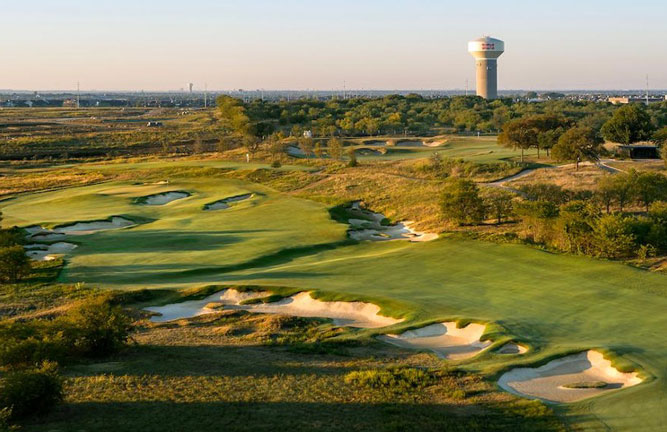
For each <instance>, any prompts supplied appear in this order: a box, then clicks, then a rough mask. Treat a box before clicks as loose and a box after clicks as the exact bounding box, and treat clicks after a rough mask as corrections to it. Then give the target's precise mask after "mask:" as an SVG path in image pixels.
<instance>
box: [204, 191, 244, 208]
mask: <svg viewBox="0 0 667 432" xmlns="http://www.w3.org/2000/svg"><path fill="white" fill-rule="evenodd" d="M253 195H254V194H251V193H248V194H243V195H236V196H232V197H228V198H224V199H221V200H219V201H216V202H214V203H211V204H206V206H204V209H205V210H224V209H228V208H229V207H231V206H230V205H229V204H230V203H234V202H239V201H244V200H247V199H250V198H252V197H253Z"/></svg>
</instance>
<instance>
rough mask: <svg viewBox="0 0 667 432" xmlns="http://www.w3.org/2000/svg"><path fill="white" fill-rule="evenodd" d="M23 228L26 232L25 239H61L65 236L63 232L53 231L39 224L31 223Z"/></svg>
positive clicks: (39, 240)
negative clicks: (31, 224)
mask: <svg viewBox="0 0 667 432" xmlns="http://www.w3.org/2000/svg"><path fill="white" fill-rule="evenodd" d="M23 229H24V230H26V232H27V233H28V234H26V236H25V238H26V239H27V240H32V241H37V242H42V241H55V240H62V239H64V238H65V234H60V233H54V232H53V231H51V230H48V229H46V228H44V227H41V226H39V225H33V226H29V227H27V228H23Z"/></svg>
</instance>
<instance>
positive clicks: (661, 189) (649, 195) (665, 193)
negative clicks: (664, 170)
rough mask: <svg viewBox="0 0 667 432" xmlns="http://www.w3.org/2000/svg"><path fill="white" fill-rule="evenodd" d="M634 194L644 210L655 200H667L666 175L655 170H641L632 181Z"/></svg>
mask: <svg viewBox="0 0 667 432" xmlns="http://www.w3.org/2000/svg"><path fill="white" fill-rule="evenodd" d="M634 188H635V196H636V197H637V200H638V201H639V203H641V204H643V205H644V207H645V208H646V211H647V212H648V211H649V207H650V206H651V204H652V203H654V202H655V201H667V177H665V176H664V175H662V174H660V173H657V172H643V173H639V175H637V177H636V180H635V182H634Z"/></svg>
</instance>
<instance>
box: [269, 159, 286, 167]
mask: <svg viewBox="0 0 667 432" xmlns="http://www.w3.org/2000/svg"><path fill="white" fill-rule="evenodd" d="M281 166H283V164H281V163H280V161H279V160H274V161H273V162H271V168H280V167H281Z"/></svg>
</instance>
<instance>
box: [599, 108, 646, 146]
mask: <svg viewBox="0 0 667 432" xmlns="http://www.w3.org/2000/svg"><path fill="white" fill-rule="evenodd" d="M653 129H654V128H653V124H652V123H651V116H650V115H649V113H647V112H646V109H645V108H644V107H643V106H641V105H638V104H628V105H624V106H622V107H621V108H619V109H617V110H616V111H615V112H614V115H613V116H612V117H611V118H610V119H609V120H607V122H606V123H605V124H604V125H602V129H601V132H602V136H603V137H604V138H605V139H606V140H608V141H612V142H616V143H621V144H631V143H634V142H637V141H643V140H647V139H649V138H650V137H651V133H652V132H653Z"/></svg>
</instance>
